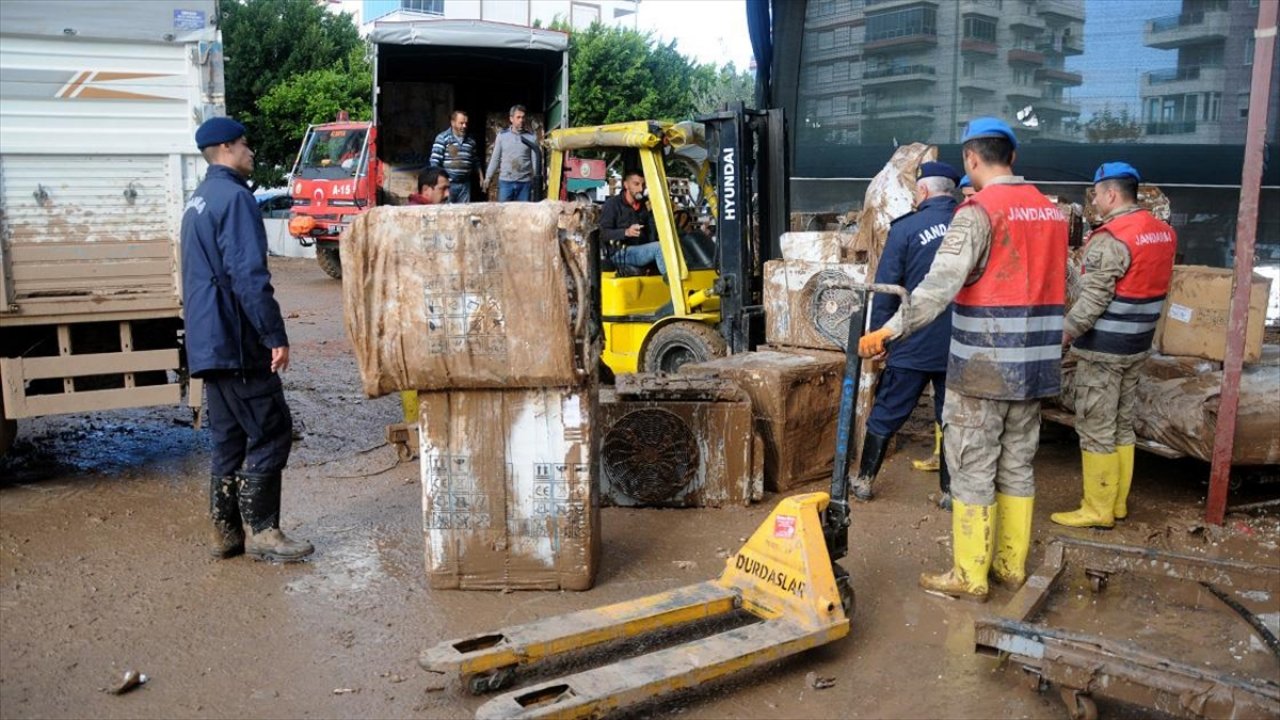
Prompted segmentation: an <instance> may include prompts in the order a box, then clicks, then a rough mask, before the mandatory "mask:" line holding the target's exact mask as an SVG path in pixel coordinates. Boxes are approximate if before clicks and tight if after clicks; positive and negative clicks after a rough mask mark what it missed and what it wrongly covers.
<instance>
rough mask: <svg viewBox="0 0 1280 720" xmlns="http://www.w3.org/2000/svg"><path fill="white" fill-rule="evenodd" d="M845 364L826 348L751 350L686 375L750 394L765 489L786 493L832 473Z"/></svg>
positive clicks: (688, 368) (692, 366)
mask: <svg viewBox="0 0 1280 720" xmlns="http://www.w3.org/2000/svg"><path fill="white" fill-rule="evenodd" d="M844 362H845V360H844V356H843V355H842V354H840V353H834V352H823V351H821V350H813V351H805V350H796V351H789V352H774V351H765V352H747V353H740V354H738V355H732V356H729V357H726V358H720V359H717V360H711V361H709V362H704V363H695V364H690V365H685V366H684V367H682V368H680V372H681V373H682V374H687V375H694V376H699V377H722V378H727V379H729V380H733V381H734V382H736V383H737V384H738V385H739V387H741V388H742V389H743V390H745V391H746V393H747V395H748V396H750V397H751V406H752V411H753V412H754V413H755V419H756V429H757V430H758V431H759V432H760V435H761V436H762V437H763V438H764V443H765V453H764V462H765V470H764V483H765V489H766V490H771V491H774V492H784V491H787V490H790V489H791V488H793V487H795V486H797V485H800V484H802V483H806V482H810V481H812V480H820V479H822V478H824V477H828V476H829V475H830V474H831V463H832V461H833V459H834V456H835V446H836V413H837V411H838V409H839V405H840V379H841V377H842V376H843V374H844Z"/></svg>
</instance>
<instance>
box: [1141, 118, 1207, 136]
mask: <svg viewBox="0 0 1280 720" xmlns="http://www.w3.org/2000/svg"><path fill="white" fill-rule="evenodd" d="M1195 131H1196V121H1195V120H1166V121H1164V122H1149V123H1147V134H1148V135H1190V134H1193V133H1195Z"/></svg>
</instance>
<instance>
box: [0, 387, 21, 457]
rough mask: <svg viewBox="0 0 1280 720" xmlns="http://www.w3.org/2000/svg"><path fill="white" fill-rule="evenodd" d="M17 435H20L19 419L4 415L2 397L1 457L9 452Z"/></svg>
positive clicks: (0, 400)
mask: <svg viewBox="0 0 1280 720" xmlns="http://www.w3.org/2000/svg"><path fill="white" fill-rule="evenodd" d="M16 437H18V421H17V420H10V419H9V418H7V417H5V416H4V398H2V397H0V457H4V456H5V455H7V454H8V452H9V448H11V447H13V441H14V438H16Z"/></svg>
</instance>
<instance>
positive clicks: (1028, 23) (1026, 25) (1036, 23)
mask: <svg viewBox="0 0 1280 720" xmlns="http://www.w3.org/2000/svg"><path fill="white" fill-rule="evenodd" d="M1006 22H1008V23H1009V27H1010V29H1013V30H1016V31H1018V32H1024V33H1039V32H1044V28H1045V24H1044V18H1042V17H1040V16H1039V15H1026V14H1023V13H1016V14H1014V15H1011V16H1009V18H1008V19H1007V21H1006Z"/></svg>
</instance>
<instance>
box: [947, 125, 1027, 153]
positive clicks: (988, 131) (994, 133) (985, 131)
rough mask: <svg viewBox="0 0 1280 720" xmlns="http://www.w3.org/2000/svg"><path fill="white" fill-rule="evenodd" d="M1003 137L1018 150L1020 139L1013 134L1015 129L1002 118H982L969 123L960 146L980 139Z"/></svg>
mask: <svg viewBox="0 0 1280 720" xmlns="http://www.w3.org/2000/svg"><path fill="white" fill-rule="evenodd" d="M990 137H1002V138H1004V139H1006V140H1008V141H1009V142H1011V143H1013V149H1014V150H1017V149H1018V138H1017V136H1015V135H1014V134H1013V128H1011V127H1009V124H1008V123H1006V122H1005V121H1003V120H1001V119H1000V118H993V117H980V118H974V119H973V120H970V121H969V126H968V127H966V128H965V129H964V137H962V138H960V144H962V145H963V144H964V143H967V142H969V141H970V140H977V139H978V138H990Z"/></svg>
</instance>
